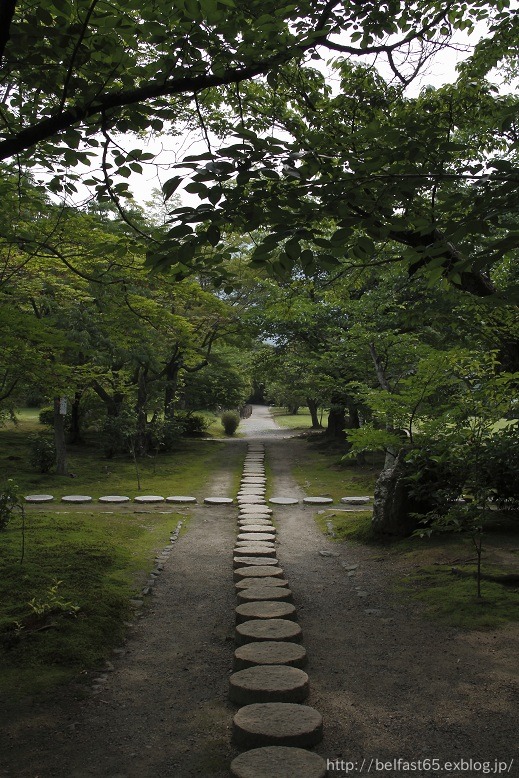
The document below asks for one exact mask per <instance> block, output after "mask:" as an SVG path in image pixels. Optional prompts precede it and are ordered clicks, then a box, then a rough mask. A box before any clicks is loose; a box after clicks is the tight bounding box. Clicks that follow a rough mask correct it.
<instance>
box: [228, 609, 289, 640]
mask: <svg viewBox="0 0 519 778" xmlns="http://www.w3.org/2000/svg"><path fill="white" fill-rule="evenodd" d="M277 604H278V605H281V604H282V603H277ZM240 607H243V606H240ZM302 637H303V633H302V630H301V627H300V626H299V624H296V622H295V621H292V620H291V619H281V618H277V619H249V620H248V621H244V622H242V623H241V624H238V625H237V626H236V633H235V638H236V644H237V645H238V646H243V644H244V643H254V642H256V641H263V640H278V641H285V640H287V641H289V642H291V643H300V642H301V640H302Z"/></svg>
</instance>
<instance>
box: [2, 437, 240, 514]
mask: <svg viewBox="0 0 519 778" xmlns="http://www.w3.org/2000/svg"><path fill="white" fill-rule="evenodd" d="M31 428H32V423H25V422H21V423H20V424H19V425H18V426H17V427H14V428H13V427H12V425H9V427H4V428H2V429H0V487H1V485H2V483H3V482H4V481H5V479H7V478H13V479H14V480H15V481H16V483H17V484H18V485H19V487H20V489H21V490H22V491H23V493H24V494H31V493H32V494H35V493H46V494H53V495H54V496H55V497H56V498H58V499H59V498H61V497H62V496H63V495H66V494H88V495H91V496H92V497H94V498H96V497H101V496H102V495H105V494H125V495H127V496H128V497H135V496H137V495H138V494H139V488H138V480H137V471H136V468H135V463H134V462H133V460H132V459H131V457H129V456H117V457H113V458H111V459H107V458H106V457H105V456H104V453H103V451H102V450H101V449H100V448H98V447H96V446H95V445H93V444H91V445H84V446H69V447H68V455H69V466H68V472H69V475H68V476H59V475H57V474H56V473H53V472H50V473H37V472H35V471H34V468H32V467H31V465H30V464H29V444H28V439H27V438H28V433H29V432H30V430H31ZM223 445H225V444H223V443H220V442H218V441H208V440H182V441H179V443H178V447H177V449H176V450H175V451H172V452H170V453H160V454H158V455H157V456H148V457H141V458H140V459H138V460H137V468H138V472H139V478H140V485H141V488H140V493H144V494H145V493H148V494H161V495H163V496H164V497H166V496H169V495H172V494H190V493H192V494H194V496H199V495H200V496H202V495H201V492H200V490H201V489H203V487H204V483H205V477H204V476H208V475H210V473H211V472H212V471H213V470H214V469H216V468H217V467H218V466H219V460H220V459H221V456H222V446H223ZM201 474H202V475H201ZM166 492H167V494H166Z"/></svg>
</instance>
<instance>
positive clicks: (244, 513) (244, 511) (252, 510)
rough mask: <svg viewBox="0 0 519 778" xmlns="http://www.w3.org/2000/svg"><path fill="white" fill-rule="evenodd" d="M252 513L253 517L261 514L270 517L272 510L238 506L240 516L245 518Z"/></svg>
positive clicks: (252, 506) (255, 506) (256, 506)
mask: <svg viewBox="0 0 519 778" xmlns="http://www.w3.org/2000/svg"><path fill="white" fill-rule="evenodd" d="M250 513H253V514H254V515H257V516H259V515H260V514H263V515H265V516H272V508H267V507H261V508H260V507H259V506H258V505H240V516H247V515H248V514H250Z"/></svg>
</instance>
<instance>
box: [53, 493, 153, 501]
mask: <svg viewBox="0 0 519 778" xmlns="http://www.w3.org/2000/svg"><path fill="white" fill-rule="evenodd" d="M161 499H164V498H161ZM61 502H92V498H91V497H89V496H88V495H86V494H67V495H65V497H62V498H61Z"/></svg>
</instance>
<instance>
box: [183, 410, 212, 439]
mask: <svg viewBox="0 0 519 778" xmlns="http://www.w3.org/2000/svg"><path fill="white" fill-rule="evenodd" d="M176 420H177V422H178V423H180V424H181V425H182V428H183V432H182V434H183V435H185V436H186V437H188V438H191V437H196V436H197V435H204V433H206V432H207V430H208V428H209V424H210V422H209V421H208V419H206V418H205V416H202V415H201V414H199V413H191V412H190V411H185V412H183V413H177V416H176Z"/></svg>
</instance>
